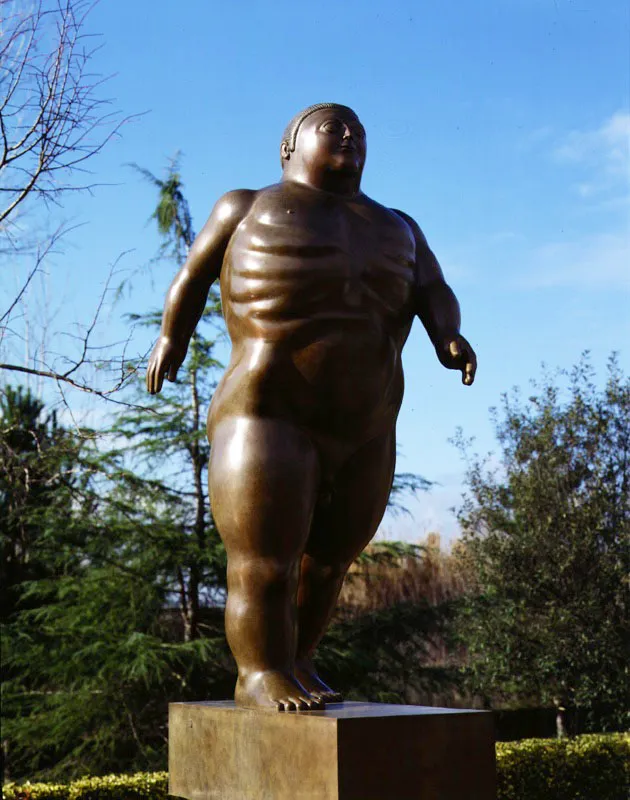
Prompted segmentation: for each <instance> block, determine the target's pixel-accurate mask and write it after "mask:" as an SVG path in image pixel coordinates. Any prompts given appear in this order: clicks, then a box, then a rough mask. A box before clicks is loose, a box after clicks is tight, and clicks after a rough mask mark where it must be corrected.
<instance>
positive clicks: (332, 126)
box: [322, 119, 341, 133]
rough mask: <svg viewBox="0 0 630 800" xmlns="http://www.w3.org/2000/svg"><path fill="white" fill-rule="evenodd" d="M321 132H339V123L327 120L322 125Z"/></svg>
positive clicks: (334, 120)
mask: <svg viewBox="0 0 630 800" xmlns="http://www.w3.org/2000/svg"><path fill="white" fill-rule="evenodd" d="M322 130H323V131H326V133H337V132H338V131H340V130H341V123H340V122H339V121H338V120H336V119H329V120H327V121H326V122H324V124H323V125H322Z"/></svg>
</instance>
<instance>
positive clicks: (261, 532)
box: [209, 417, 322, 711]
mask: <svg viewBox="0 0 630 800" xmlns="http://www.w3.org/2000/svg"><path fill="white" fill-rule="evenodd" d="M209 483H210V499H211V503H212V513H213V515H214V518H215V521H216V523H217V527H218V529H219V532H220V534H221V538H222V539H223V542H224V544H225V548H226V550H227V557H228V599H227V605H226V610H225V627H226V633H227V638H228V642H229V644H230V648H231V650H232V653H233V654H234V658H235V659H236V664H237V666H238V681H237V685H236V691H235V700H236V702H237V703H238V704H239V705H242V706H245V707H250V708H258V707H267V708H275V709H277V710H279V711H295V710H305V709H309V708H321V706H322V703H321V701H319V699H318V698H314V697H313V696H312V695H311V694H310V693H309V692H308V691H307V690H306V689H305V688H304V687H303V686H302V685H301V684H300V683H299V682H298V681H297V680H296V678H295V675H294V667H295V651H296V645H297V628H296V593H297V586H298V579H299V566H300V559H301V557H302V553H303V552H304V547H305V545H306V541H307V538H308V534H309V530H310V526H311V522H312V517H313V508H314V505H315V499H316V492H317V486H318V483H319V462H318V457H317V453H316V451H315V448H314V447H313V444H312V443H311V441H310V439H309V438H308V436H306V434H304V433H303V432H302V431H300V430H299V429H297V428H296V427H294V426H293V425H291V424H289V423H287V422H282V421H280V420H274V419H259V418H256V417H235V418H229V419H225V420H223V421H222V422H220V423H219V424H218V425H217V427H216V428H215V430H214V434H213V439H212V451H211V457H210V464H209Z"/></svg>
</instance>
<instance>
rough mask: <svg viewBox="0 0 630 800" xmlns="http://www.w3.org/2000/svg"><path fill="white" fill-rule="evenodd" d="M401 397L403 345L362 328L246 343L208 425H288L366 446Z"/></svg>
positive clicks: (391, 419)
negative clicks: (233, 420)
mask: <svg viewBox="0 0 630 800" xmlns="http://www.w3.org/2000/svg"><path fill="white" fill-rule="evenodd" d="M402 395H403V373H402V365H401V360H400V348H399V346H398V344H397V342H396V341H394V340H392V339H391V338H390V337H389V336H387V335H385V334H383V332H382V331H381V332H380V333H379V332H377V331H375V330H373V329H370V328H369V327H366V326H361V325H358V326H356V327H355V329H354V330H349V329H348V328H347V327H346V328H345V329H344V330H343V331H339V330H329V332H328V333H327V334H324V335H318V336H317V337H316V338H315V339H313V340H312V341H307V342H304V341H300V342H299V343H296V342H294V341H291V340H284V341H283V342H277V341H263V340H261V339H246V340H242V341H241V342H240V343H239V344H238V346H236V347H235V348H234V350H233V354H232V359H231V362H230V365H229V367H228V370H227V371H226V374H225V375H224V377H223V379H222V380H221V383H220V384H219V387H218V388H217V391H216V393H215V396H214V399H213V401H212V409H211V414H210V427H212V426H213V425H214V424H216V422H217V421H218V420H219V419H220V418H222V417H224V416H231V415H241V414H242V415H253V416H258V417H276V418H281V419H287V420H291V421H292V422H294V423H296V424H298V425H301V426H304V427H305V428H307V429H309V430H311V431H313V432H316V433H318V434H322V435H327V436H333V437H336V438H338V439H344V440H347V441H354V442H356V441H363V440H366V439H368V438H371V437H372V436H374V435H376V434H377V433H378V432H379V431H380V430H382V429H386V428H389V427H391V425H393V424H394V422H395V420H396V417H397V415H398V410H399V408H400V403H401V400H402Z"/></svg>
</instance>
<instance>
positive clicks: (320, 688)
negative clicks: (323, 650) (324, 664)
mask: <svg viewBox="0 0 630 800" xmlns="http://www.w3.org/2000/svg"><path fill="white" fill-rule="evenodd" d="M295 677H296V678H297V679H298V680H299V682H300V683H301V684H302V686H303V687H304V688H305V689H306V690H307V692H308V693H309V694H311V695H312V696H313V697H317V698H318V699H319V700H321V701H322V702H324V703H343V695H342V694H340V693H339V692H336V691H335V690H334V689H331V688H330V686H328V685H327V684H326V683H324V681H323V680H322V679H321V678H320V677H319V675H318V674H317V670H316V669H315V667H314V665H313V664H312V662H309V661H302V662H300V663H299V664H296V667H295Z"/></svg>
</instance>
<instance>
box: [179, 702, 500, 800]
mask: <svg viewBox="0 0 630 800" xmlns="http://www.w3.org/2000/svg"><path fill="white" fill-rule="evenodd" d="M169 781H170V783H169V792H170V794H173V795H176V796H178V797H185V798H187V800H211V798H212V800H215V798H216V800H495V798H496V789H495V756H494V735H493V724H492V718H491V715H490V714H489V713H487V712H483V711H465V710H459V709H446V708H428V707H424V706H399V705H384V704H377V703H339V704H334V705H329V706H328V707H327V708H326V710H325V711H309V712H301V713H277V712H272V711H248V710H244V709H241V708H236V707H235V705H234V703H232V702H221V703H172V704H171V705H170V707H169Z"/></svg>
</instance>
